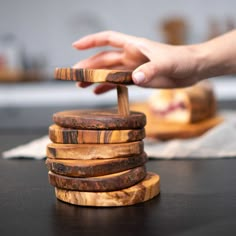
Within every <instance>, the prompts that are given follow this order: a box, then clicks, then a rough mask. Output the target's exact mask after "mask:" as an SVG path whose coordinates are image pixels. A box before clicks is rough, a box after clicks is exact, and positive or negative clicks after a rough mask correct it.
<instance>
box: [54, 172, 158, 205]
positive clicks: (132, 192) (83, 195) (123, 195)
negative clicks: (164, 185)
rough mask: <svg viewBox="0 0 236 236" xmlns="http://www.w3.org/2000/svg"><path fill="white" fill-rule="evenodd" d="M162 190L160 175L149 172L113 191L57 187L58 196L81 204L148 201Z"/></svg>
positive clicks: (66, 200)
mask: <svg viewBox="0 0 236 236" xmlns="http://www.w3.org/2000/svg"><path fill="white" fill-rule="evenodd" d="M159 192H160V177H159V175H157V174H154V173H151V172H148V173H147V175H146V177H145V179H144V180H142V181H141V182H139V183H137V184H136V185H133V186H131V187H129V188H126V189H122V190H118V191H112V192H84V191H83V192H80V191H71V190H65V189H60V188H55V194H56V197H57V198H58V199H59V200H61V201H64V202H67V203H70V204H74V205H79V206H94V207H116V206H129V205H134V204H137V203H141V202H145V201H148V200H150V199H152V198H154V197H155V196H157V195H158V194H159Z"/></svg>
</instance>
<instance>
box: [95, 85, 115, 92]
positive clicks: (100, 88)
mask: <svg viewBox="0 0 236 236" xmlns="http://www.w3.org/2000/svg"><path fill="white" fill-rule="evenodd" d="M114 88H116V85H115V84H109V83H103V84H99V85H98V86H97V87H95V89H94V90H93V91H94V93H95V94H102V93H105V92H107V91H109V90H112V89H114Z"/></svg>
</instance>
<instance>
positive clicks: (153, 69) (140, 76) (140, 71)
mask: <svg viewBox="0 0 236 236" xmlns="http://www.w3.org/2000/svg"><path fill="white" fill-rule="evenodd" d="M159 72H160V71H159V69H158V68H157V65H156V64H155V63H153V62H147V63H145V64H142V65H141V66H139V67H138V68H136V69H135V70H134V71H133V73H132V79H133V81H134V83H135V84H137V85H143V84H146V83H148V82H150V81H151V80H152V79H154V78H155V77H156V76H157V74H159Z"/></svg>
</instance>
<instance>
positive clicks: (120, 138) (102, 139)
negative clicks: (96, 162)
mask: <svg viewBox="0 0 236 236" xmlns="http://www.w3.org/2000/svg"><path fill="white" fill-rule="evenodd" d="M144 137H145V130H144V129H129V130H85V129H84V130H82V129H70V128H62V127H60V126H58V125H56V124H54V125H51V126H50V127H49V138H50V139H51V141H52V142H54V143H64V144H86V143H106V144H109V143H125V142H134V141H140V140H142V139H144Z"/></svg>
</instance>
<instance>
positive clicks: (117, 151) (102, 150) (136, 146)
mask: <svg viewBox="0 0 236 236" xmlns="http://www.w3.org/2000/svg"><path fill="white" fill-rule="evenodd" d="M143 152H144V145H143V141H136V142H130V143H119V144H118V143H117V144H56V143H50V144H48V145H47V157H49V158H58V159H81V160H90V159H106V158H117V157H125V156H126V157H127V156H133V155H139V154H141V153H143Z"/></svg>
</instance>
